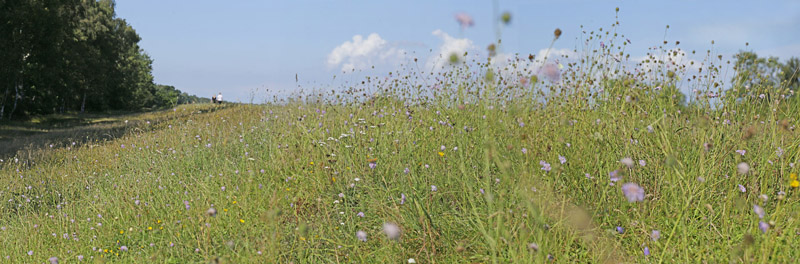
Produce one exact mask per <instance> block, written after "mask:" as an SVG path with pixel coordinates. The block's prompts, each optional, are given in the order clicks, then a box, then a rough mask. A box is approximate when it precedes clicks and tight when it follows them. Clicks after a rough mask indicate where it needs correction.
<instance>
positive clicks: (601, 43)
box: [600, 41, 606, 49]
mask: <svg viewBox="0 0 800 264" xmlns="http://www.w3.org/2000/svg"><path fill="white" fill-rule="evenodd" d="M600 48H601V49H605V48H606V44H605V43H603V42H602V41H600Z"/></svg>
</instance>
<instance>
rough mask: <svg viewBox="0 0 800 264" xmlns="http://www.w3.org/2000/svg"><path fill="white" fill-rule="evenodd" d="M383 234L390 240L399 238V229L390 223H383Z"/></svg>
mask: <svg viewBox="0 0 800 264" xmlns="http://www.w3.org/2000/svg"><path fill="white" fill-rule="evenodd" d="M383 233H385V234H386V237H388V238H389V239H392V240H397V239H398V238H400V227H398V226H397V225H395V224H392V223H383Z"/></svg>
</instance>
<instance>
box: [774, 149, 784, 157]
mask: <svg viewBox="0 0 800 264" xmlns="http://www.w3.org/2000/svg"><path fill="white" fill-rule="evenodd" d="M775 153H776V154H778V157H779V158H780V157H781V156H783V149H782V148H781V147H778V150H776V151H775Z"/></svg>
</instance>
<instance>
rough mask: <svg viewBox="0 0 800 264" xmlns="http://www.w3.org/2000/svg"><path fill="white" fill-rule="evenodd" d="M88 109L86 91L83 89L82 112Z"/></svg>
mask: <svg viewBox="0 0 800 264" xmlns="http://www.w3.org/2000/svg"><path fill="white" fill-rule="evenodd" d="M85 109H86V91H83V102H82V103H81V114H83V110H85Z"/></svg>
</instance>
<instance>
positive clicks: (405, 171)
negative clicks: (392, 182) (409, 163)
mask: <svg viewBox="0 0 800 264" xmlns="http://www.w3.org/2000/svg"><path fill="white" fill-rule="evenodd" d="M409 172H411V171H410V170H408V168H406V169H404V170H403V173H405V174H408V173H409Z"/></svg>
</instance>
